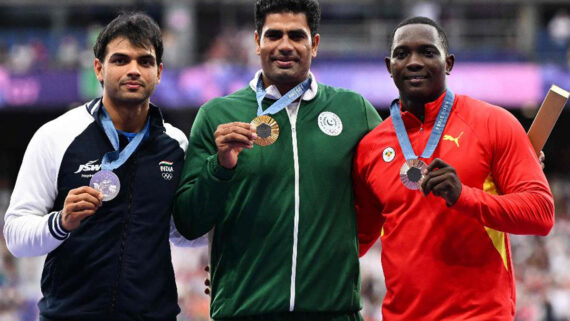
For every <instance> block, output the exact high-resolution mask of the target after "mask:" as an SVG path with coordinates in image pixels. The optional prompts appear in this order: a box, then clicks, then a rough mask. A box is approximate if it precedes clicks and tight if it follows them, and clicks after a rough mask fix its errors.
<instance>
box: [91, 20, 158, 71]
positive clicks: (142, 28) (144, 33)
mask: <svg viewBox="0 0 570 321" xmlns="http://www.w3.org/2000/svg"><path fill="white" fill-rule="evenodd" d="M117 37H125V38H127V39H129V41H130V42H131V43H132V44H133V45H134V46H137V47H140V48H149V47H150V46H153V47H154V52H155V54H156V62H157V64H161V63H162V52H163V50H164V47H163V45H162V33H161V31H160V27H159V26H158V24H157V23H156V22H155V21H154V20H153V19H152V18H151V17H149V16H148V15H146V14H144V13H141V12H125V13H121V14H120V15H119V16H118V17H116V18H115V19H113V21H111V22H110V23H109V24H108V25H107V26H105V28H103V30H102V31H101V33H99V36H98V37H97V42H95V45H94V46H93V53H94V54H95V58H97V59H99V60H100V61H101V62H103V60H104V59H105V55H106V54H107V45H108V44H109V42H111V41H112V40H113V39H115V38H117Z"/></svg>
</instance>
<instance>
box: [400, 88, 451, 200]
mask: <svg viewBox="0 0 570 321" xmlns="http://www.w3.org/2000/svg"><path fill="white" fill-rule="evenodd" d="M454 100H455V95H454V94H453V92H452V91H451V90H449V89H447V92H446V94H445V98H444V99H443V103H442V104H441V107H440V109H439V112H438V114H437V119H436V121H435V124H434V126H433V130H432V132H431V134H430V137H429V139H428V142H427V145H426V146H425V148H424V151H423V152H422V155H421V158H424V159H428V158H430V157H431V155H432V154H433V152H434V151H435V149H436V147H437V145H438V144H439V140H440V138H441V135H442V134H443V129H444V128H445V124H446V123H447V119H448V118H449V114H450V113H451V107H452V106H453V101H454ZM390 116H391V117H392V124H393V125H394V130H395V131H396V137H398V142H399V143H400V148H401V149H402V152H403V154H404V158H405V159H406V162H405V163H404V164H403V165H402V167H401V168H400V179H401V181H402V184H404V186H406V187H407V188H408V189H411V190H417V189H419V188H420V186H421V187H425V183H426V179H425V175H426V174H428V172H430V171H431V170H433V169H434V166H435V167H439V166H438V165H440V164H441V163H443V162H441V163H439V162H437V163H436V162H435V161H434V162H433V163H432V164H430V166H427V165H426V164H425V163H424V162H423V161H421V160H420V159H418V156H416V154H415V153H414V149H413V148H412V144H411V143H410V139H409V138H408V133H407V132H406V127H405V126H404V121H403V120H402V115H401V114H400V106H399V103H398V101H395V102H393V103H392V105H390ZM443 164H445V163H443ZM445 165H447V164H445ZM447 167H450V166H449V165H447ZM452 169H453V168H452ZM453 172H455V170H453ZM430 186H431V185H430ZM429 191H431V188H430V189H429V190H428V192H427V193H429ZM427 193H426V194H427ZM458 197H459V195H458ZM456 200H457V199H456Z"/></svg>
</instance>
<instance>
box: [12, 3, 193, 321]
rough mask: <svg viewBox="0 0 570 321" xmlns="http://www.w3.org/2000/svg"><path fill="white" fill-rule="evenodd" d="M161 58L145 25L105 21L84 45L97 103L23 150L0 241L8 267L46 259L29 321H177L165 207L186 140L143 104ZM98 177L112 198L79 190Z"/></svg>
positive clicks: (138, 20)
mask: <svg viewBox="0 0 570 321" xmlns="http://www.w3.org/2000/svg"><path fill="white" fill-rule="evenodd" d="M162 52H163V45H162V38H161V32H160V29H159V27H158V25H157V24H156V23H155V22H154V21H153V20H152V19H151V18H150V17H148V16H147V15H144V14H140V13H131V14H123V15H120V16H118V17H117V18H115V19H114V20H113V21H112V22H111V23H110V24H109V25H107V26H106V27H105V29H103V31H102V32H101V33H100V35H99V37H98V39H97V43H96V44H95V46H94V53H95V57H96V59H95V61H94V70H95V73H96V75H97V78H98V79H99V81H100V82H101V84H102V86H103V97H102V98H99V99H95V100H93V101H90V102H88V103H86V104H84V105H82V106H79V107H77V108H75V109H72V110H70V111H69V112H67V113H65V114H64V115H62V116H60V117H59V118H57V119H55V120H53V121H50V122H48V123H47V124H45V125H44V126H42V127H41V128H40V129H39V130H38V131H37V132H36V133H35V135H34V137H33V138H32V140H31V142H30V143H29V146H28V148H27V151H26V153H25V156H24V160H23V162H22V166H21V168H20V172H19V174H18V179H17V182H16V186H15V188H14V192H13V194H12V199H11V201H10V206H9V208H8V210H7V212H6V216H5V227H4V235H5V238H6V243H7V245H8V248H9V250H10V251H11V252H12V253H13V254H14V255H15V256H18V257H19V256H34V255H43V254H47V258H46V261H45V265H44V269H43V275H42V283H41V288H42V293H43V298H42V299H41V300H40V302H39V308H40V319H41V320H45V321H51V320H175V318H176V315H177V314H178V313H179V312H180V309H179V307H178V304H177V293H176V285H175V282H174V272H173V268H172V263H171V257H170V248H169V236H170V237H171V239H172V237H177V236H178V237H179V234H178V233H177V231H176V229H175V228H174V226H173V224H172V222H171V203H172V200H173V197H174V193H175V191H176V187H177V185H178V179H179V175H180V171H181V170H182V164H183V161H184V151H185V149H186V146H187V140H186V138H185V135H184V134H183V133H182V132H181V131H180V130H178V129H176V128H174V127H172V126H171V125H169V124H166V123H164V121H163V119H162V115H161V112H160V110H159V109H158V107H156V106H154V105H153V104H151V103H150V101H149V97H150V96H151V94H152V93H153V91H154V89H155V86H156V85H157V84H158V83H159V82H160V77H161V72H162V62H161V59H162ZM102 171H108V172H107V173H109V172H110V173H111V175H114V176H115V179H116V181H115V182H114V183H117V182H118V183H119V185H120V186H115V187H114V189H113V191H115V192H118V194H117V195H116V196H115V197H114V198H113V199H110V200H107V199H108V198H109V197H108V195H104V193H106V192H105V191H103V190H101V191H103V192H101V191H99V190H97V189H95V188H93V187H90V180H91V179H92V178H93V176H94V175H95V174H97V173H98V172H102ZM99 183H101V182H99ZM115 185H116V184H115ZM91 186H95V187H97V186H96V185H94V184H93V182H91ZM180 242H182V241H181V240H180Z"/></svg>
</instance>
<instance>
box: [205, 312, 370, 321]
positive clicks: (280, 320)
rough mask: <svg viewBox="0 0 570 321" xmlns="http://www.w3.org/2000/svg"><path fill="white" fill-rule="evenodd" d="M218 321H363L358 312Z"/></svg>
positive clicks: (287, 314) (264, 315)
mask: <svg viewBox="0 0 570 321" xmlns="http://www.w3.org/2000/svg"><path fill="white" fill-rule="evenodd" d="M215 320H216V321H222V320H223V321H363V319H362V316H361V315H360V313H358V312H353V313H318V312H317V313H303V312H285V313H274V314H263V315H256V316H249V317H243V318H229V319H215Z"/></svg>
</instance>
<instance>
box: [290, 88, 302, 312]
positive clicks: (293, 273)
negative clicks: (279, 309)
mask: <svg viewBox="0 0 570 321" xmlns="http://www.w3.org/2000/svg"><path fill="white" fill-rule="evenodd" d="M301 101H302V99H299V103H298V104H297V111H296V112H291V113H290V112H289V109H287V115H288V116H289V122H290V123H291V141H292V144H293V169H294V172H295V217H294V219H293V256H292V260H291V293H290V299H289V311H293V310H295V282H296V277H297V245H298V234H299V203H300V197H299V151H298V149H297V115H298V114H299V109H300V107H301Z"/></svg>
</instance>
